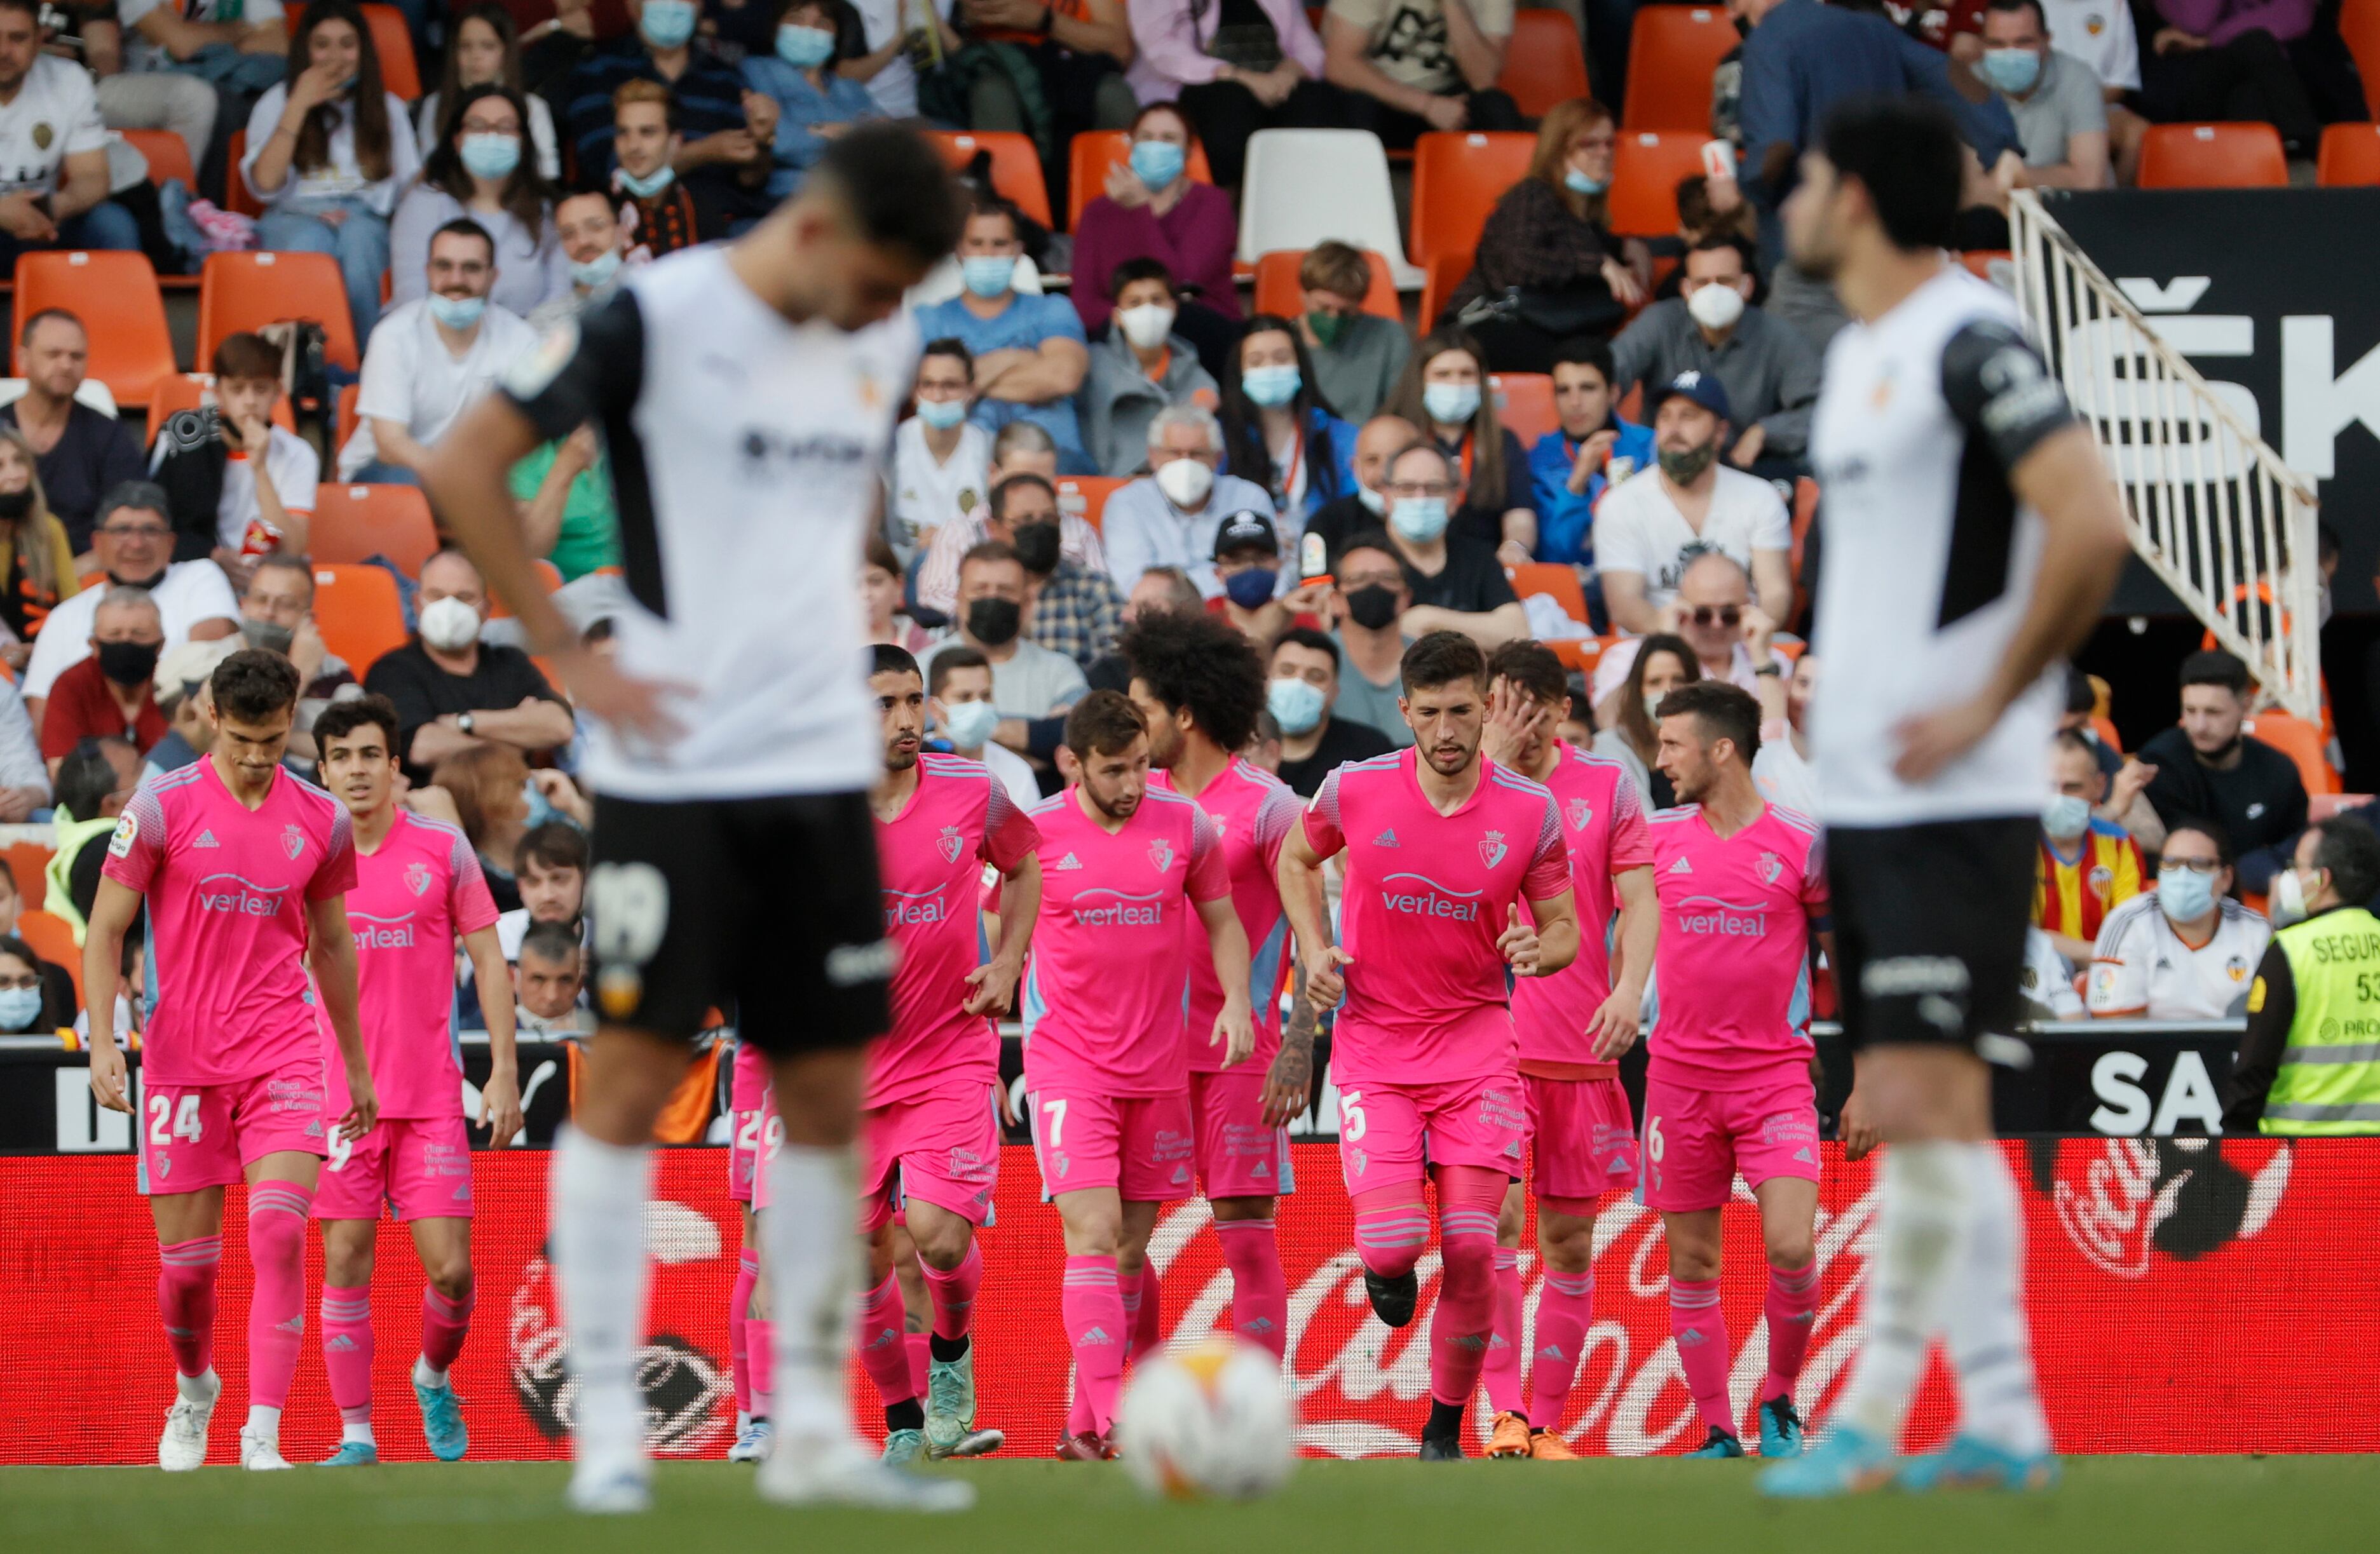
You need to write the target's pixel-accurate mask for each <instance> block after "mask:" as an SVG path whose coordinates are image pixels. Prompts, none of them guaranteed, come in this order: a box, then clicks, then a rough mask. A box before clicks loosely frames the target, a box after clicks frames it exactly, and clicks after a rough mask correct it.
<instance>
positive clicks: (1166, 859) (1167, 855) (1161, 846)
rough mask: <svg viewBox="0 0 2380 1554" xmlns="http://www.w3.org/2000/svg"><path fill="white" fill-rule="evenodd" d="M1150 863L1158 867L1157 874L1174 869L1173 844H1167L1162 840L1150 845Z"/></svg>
mask: <svg viewBox="0 0 2380 1554" xmlns="http://www.w3.org/2000/svg"><path fill="white" fill-rule="evenodd" d="M1148 861H1149V862H1151V863H1153V864H1155V865H1156V866H1157V872H1158V873H1160V874H1162V873H1164V872H1165V871H1166V870H1167V869H1169V868H1172V867H1173V844H1172V843H1171V842H1167V841H1165V840H1164V839H1162V838H1160V839H1159V840H1157V841H1155V842H1152V843H1150V844H1148Z"/></svg>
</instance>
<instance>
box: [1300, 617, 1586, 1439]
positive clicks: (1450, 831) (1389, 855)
mask: <svg viewBox="0 0 2380 1554" xmlns="http://www.w3.org/2000/svg"><path fill="white" fill-rule="evenodd" d="M1400 667H1401V673H1402V677H1403V688H1404V695H1403V698H1401V699H1400V700H1399V702H1398V706H1399V708H1400V710H1402V711H1403V713H1404V719H1405V723H1406V725H1407V726H1408V727H1410V728H1411V729H1412V730H1413V734H1414V747H1413V748H1412V749H1410V750H1406V751H1403V752H1401V753H1399V754H1396V755H1390V756H1380V757H1378V758H1376V759H1371V760H1363V761H1350V762H1349V763H1347V764H1346V765H1344V766H1342V767H1340V768H1339V769H1338V770H1336V771H1332V772H1331V773H1330V775H1329V776H1328V777H1325V778H1324V779H1323V780H1322V785H1321V787H1320V788H1318V790H1316V792H1315V795H1314V801H1313V802H1312V803H1311V804H1310V805H1308V806H1307V807H1306V811H1305V821H1304V823H1303V824H1302V825H1300V826H1298V827H1296V828H1295V829H1294V830H1293V831H1292V832H1290V834H1289V838H1288V840H1287V842H1286V843H1285V844H1283V845H1282V847H1281V903H1282V904H1283V906H1284V907H1285V908H1286V909H1287V911H1288V914H1289V921H1290V926H1291V928H1292V929H1293V930H1294V931H1295V933H1296V935H1297V953H1298V958H1299V962H1300V964H1301V965H1303V966H1304V968H1305V996H1306V999H1307V1001H1308V1002H1311V1003H1312V1004H1313V1006H1314V1007H1315V1009H1316V1010H1317V1011H1318V1012H1323V1011H1328V1010H1330V1009H1331V1008H1333V1007H1336V1006H1337V1005H1338V1004H1339V1002H1340V999H1341V996H1342V994H1343V995H1344V996H1345V999H1346V1004H1345V1007H1344V1008H1342V1009H1340V1011H1339V1023H1338V1027H1337V1030H1336V1032H1335V1033H1334V1036H1333V1038H1332V1040H1333V1045H1332V1049H1331V1058H1330V1067H1331V1077H1332V1079H1333V1080H1334V1081H1335V1082H1336V1083H1337V1085H1338V1087H1339V1158H1340V1161H1341V1163H1342V1166H1343V1167H1344V1169H1345V1171H1346V1176H1347V1196H1348V1197H1349V1198H1350V1199H1352V1200H1353V1202H1354V1211H1355V1250H1356V1253H1357V1255H1358V1256H1360V1257H1362V1258H1363V1260H1364V1288H1365V1290H1366V1293H1368V1294H1369V1295H1370V1296H1371V1300H1372V1310H1373V1312H1374V1313H1375V1314H1376V1315H1378V1317H1379V1318H1380V1320H1381V1321H1382V1322H1385V1323H1386V1324H1388V1325H1389V1326H1390V1327H1392V1328H1402V1327H1403V1326H1404V1325H1405V1324H1406V1323H1408V1322H1410V1321H1412V1320H1413V1313H1414V1304H1415V1300H1416V1298H1417V1297H1418V1294H1419V1281H1417V1280H1416V1279H1415V1275H1414V1264H1415V1262H1416V1261H1418V1260H1419V1258H1420V1257H1421V1254H1422V1252H1423V1251H1424V1250H1425V1249H1426V1248H1427V1245H1428V1244H1429V1215H1428V1212H1427V1209H1425V1208H1424V1207H1423V1204H1422V1182H1423V1178H1424V1176H1425V1175H1427V1176H1428V1177H1429V1178H1430V1179H1431V1180H1433V1181H1435V1182H1436V1184H1437V1185H1438V1207H1439V1250H1440V1253H1441V1255H1442V1256H1443V1257H1444V1260H1445V1274H1444V1287H1443V1288H1442V1290H1441V1291H1440V1293H1439V1302H1438V1314H1437V1316H1436V1317H1434V1318H1433V1319H1432V1320H1431V1323H1430V1359H1429V1393H1430V1408H1429V1419H1428V1422H1427V1424H1426V1425H1425V1426H1424V1427H1423V1429H1422V1437H1421V1457H1422V1460H1423V1461H1425V1462H1446V1461H1453V1460H1457V1459H1460V1458H1461V1457H1462V1455H1463V1439H1462V1430H1463V1409H1464V1407H1465V1405H1466V1404H1468V1403H1469V1402H1470V1401H1471V1394H1472V1392H1473V1391H1474V1390H1475V1389H1476V1388H1477V1386H1478V1384H1479V1369H1480V1365H1481V1363H1482V1361H1483V1360H1484V1359H1485V1358H1486V1356H1487V1353H1488V1343H1489V1342H1491V1341H1492V1340H1493V1338H1494V1336H1495V1329H1496V1216H1497V1210H1498V1208H1500V1206H1501V1204H1502V1203H1503V1201H1504V1189H1505V1186H1506V1184H1507V1183H1508V1182H1509V1181H1510V1180H1511V1176H1512V1172H1515V1171H1517V1170H1519V1168H1520V1163H1521V1136H1522V1134H1523V1131H1524V1128H1525V1126H1526V1121H1527V1119H1526V1114H1525V1112H1524V1101H1523V1099H1522V1091H1521V1076H1520V1072H1519V1070H1518V1068H1517V1067H1516V1062H1517V1056H1516V1053H1515V1051H1514V1048H1513V1037H1512V1013H1511V1010H1510V1009H1509V1007H1508V997H1509V994H1508V981H1507V978H1508V976H1517V977H1549V976H1551V975H1553V974H1554V973H1555V972H1558V971H1560V970H1561V969H1562V968H1563V967H1564V966H1566V965H1570V964H1571V961H1572V959H1573V957H1574V956H1576V954H1577V953H1578V913H1577V909H1576V907H1575V905H1574V904H1573V899H1572V898H1573V892H1572V889H1571V870H1570V853H1569V850H1568V849H1567V848H1566V847H1565V846H1564V844H1563V842H1562V830H1561V820H1560V816H1559V815H1558V814H1557V813H1556V810H1555V807H1554V799H1553V795H1551V794H1550V793H1548V792H1547V791H1546V789H1545V788H1544V787H1542V786H1540V785H1539V784H1538V783H1533V782H1531V781H1530V780H1529V779H1527V778H1526V777H1523V776H1521V775H1519V774H1518V773H1515V772H1512V771H1506V770H1504V769H1503V768H1502V767H1500V766H1498V765H1497V764H1496V763H1495V762H1493V761H1489V760H1483V759H1480V755H1479V743H1480V736H1481V725H1482V723H1483V722H1484V721H1485V718H1486V713H1487V704H1488V664H1487V661H1486V659H1485V658H1483V657H1482V656H1481V654H1480V651H1479V649H1478V646H1477V645H1476V644H1475V643H1474V642H1473V641H1472V640H1471V638H1469V637H1464V636H1462V635H1460V634H1458V633H1455V632H1451V631H1434V632H1431V633H1429V634H1428V635H1427V636H1426V637H1421V638H1420V639H1419V640H1417V641H1415V643H1414V644H1413V645H1412V646H1411V647H1409V648H1407V649H1406V650H1405V654H1404V661H1403V664H1402V665H1401V666H1400ZM1342 851H1343V852H1345V854H1346V855H1347V862H1346V870H1347V883H1346V889H1345V892H1344V893H1343V894H1342V897H1341V904H1340V924H1341V928H1342V931H1343V933H1344V936H1345V941H1346V943H1345V948H1344V949H1340V948H1337V947H1334V946H1333V945H1332V944H1331V942H1330V930H1329V919H1328V917H1326V916H1325V912H1324V905H1323V892H1322V865H1323V861H1324V860H1325V859H1327V858H1330V856H1333V855H1335V854H1338V853H1340V852H1342ZM1524 903H1525V904H1527V906H1528V909H1529V920H1528V921H1524V920H1523V919H1522V917H1521V907H1522V905H1523V904H1524ZM1342 966H1343V967H1345V968H1346V969H1345V971H1344V974H1343V975H1342V971H1341V969H1340V968H1341V967H1342Z"/></svg>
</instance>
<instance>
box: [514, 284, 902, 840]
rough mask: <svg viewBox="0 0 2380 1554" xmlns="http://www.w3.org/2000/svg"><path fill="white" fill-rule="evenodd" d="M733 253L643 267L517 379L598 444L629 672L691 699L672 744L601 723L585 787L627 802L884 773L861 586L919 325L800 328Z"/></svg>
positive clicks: (546, 408) (852, 785) (517, 395)
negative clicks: (605, 462) (610, 507)
mask: <svg viewBox="0 0 2380 1554" xmlns="http://www.w3.org/2000/svg"><path fill="white" fill-rule="evenodd" d="M728 253H729V250H728V249H724V248H701V249H688V250H686V252H684V253H679V254H673V255H671V256H670V257H669V258H667V259H663V260H662V261H658V262H656V263H653V264H650V265H647V266H645V267H644V268H642V269H639V270H637V271H635V272H634V273H631V274H630V275H629V277H628V278H627V280H626V281H625V282H624V283H622V284H621V285H620V287H619V289H618V290H616V291H615V292H613V294H612V296H611V297H609V298H608V299H606V300H605V301H603V302H601V303H600V304H598V305H597V306H595V307H593V308H590V309H589V310H587V311H586V312H585V313H583V314H581V315H580V316H579V318H578V320H577V322H576V323H575V324H566V325H564V326H563V327H561V328H559V329H557V330H556V331H555V332H554V333H553V334H549V335H548V336H546V337H545V339H544V340H542V341H540V343H539V345H538V346H537V348H536V349H535V350H533V351H531V352H530V353H529V354H528V356H527V357H525V358H522V359H521V360H520V361H519V362H518V363H516V365H515V367H514V368H513V370H511V371H510V372H509V373H508V374H507V375H506V377H505V380H504V393H505V394H506V395H508V396H509V397H510V398H511V400H512V401H513V403H514V404H515V405H516V406H517V407H519V408H520V410H521V411H522V413H523V414H525V415H526V416H528V419H529V420H530V421H531V422H533V423H534V424H535V425H536V427H537V430H538V432H539V434H540V436H543V437H547V438H558V437H564V436H567V435H568V434H569V433H570V432H571V431H573V430H575V429H576V428H577V427H579V426H581V425H583V424H585V423H586V422H588V421H590V420H591V421H594V422H595V423H597V425H598V426H599V427H600V429H601V431H602V434H603V440H604V444H605V446H606V447H607V448H608V449H609V450H610V452H611V455H612V468H613V480H614V483H615V485H616V488H617V491H618V496H619V509H620V549H621V557H622V563H623V570H624V571H625V575H626V576H625V580H626V583H627V589H628V594H629V597H630V602H629V603H628V604H626V605H625V607H624V608H623V609H622V610H621V611H620V613H619V614H618V615H617V617H616V621H617V632H618V640H619V645H620V656H619V666H620V668H621V670H622V671H623V672H624V673H625V674H632V675H635V676H637V678H639V679H646V680H653V681H661V682H667V683H672V684H674V685H680V686H686V687H688V688H689V690H688V694H685V695H679V696H673V697H671V698H668V699H667V703H666V704H667V706H668V710H669V711H670V714H671V716H672V717H674V719H675V720H676V721H677V722H678V723H679V724H680V725H681V727H682V728H683V731H684V732H683V733H681V734H680V735H678V736H677V737H676V738H674V739H673V740H671V741H670V742H668V743H667V744H665V745H662V744H654V743H652V742H650V741H646V740H642V739H635V738H623V737H622V736H621V735H619V734H618V733H617V731H615V730H613V729H612V728H610V727H609V726H607V725H604V724H601V723H598V724H597V725H595V729H594V732H593V734H592V735H591V736H590V738H589V751H588V759H587V764H586V768H585V773H586V776H587V778H588V780H589V783H591V784H592V785H593V786H594V788H595V789H596V791H597V792H599V793H605V794H611V795H615V796H618V797H622V798H633V799H649V800H657V801H665V800H672V799H705V798H751V797H760V796H766V795H778V794H800V793H845V792H851V791H855V790H856V789H860V788H865V787H867V786H868V784H869V783H873V782H874V781H875V780H876V777H877V774H878V771H879V770H880V762H881V748H880V746H881V741H880V738H879V736H878V732H877V730H878V717H877V711H876V706H875V703H874V702H873V701H872V700H871V699H870V698H868V685H867V677H866V674H865V666H864V663H863V662H862V655H863V653H864V652H865V644H864V640H863V639H864V637H866V632H865V630H864V622H863V621H862V619H861V615H860V606H859V590H858V589H857V588H856V587H855V586H854V584H853V581H852V579H853V578H855V577H857V576H858V570H859V557H860V544H861V540H862V537H863V534H864V531H865V530H866V528H867V527H868V519H869V517H870V516H871V515H872V514H873V513H874V512H875V511H876V505H877V503H878V501H879V499H880V490H881V487H882V484H883V480H884V470H885V465H886V462H887V459H888V457H889V455H890V449H891V446H892V418H893V415H894V413H895V412H896V411H897V410H898V409H899V407H900V405H901V401H902V399H903V397H904V396H905V395H906V394H907V392H908V385H909V382H910V379H911V377H912V376H913V375H914V373H915V372H916V370H917V327H916V326H915V325H914V324H913V323H911V322H909V318H908V315H906V314H905V313H904V314H896V315H895V316H894V317H892V318H891V319H888V320H886V321H885V322H881V323H878V324H873V325H870V326H869V327H868V328H866V329H862V330H859V331H857V332H856V333H846V332H845V331H843V330H839V329H836V328H834V327H833V326H832V325H831V324H828V323H824V322H813V323H807V324H795V323H792V322H788V321H787V320H786V319H785V318H784V317H783V315H782V314H780V313H778V312H777V311H776V310H774V309H772V308H771V307H769V306H768V305H767V304H766V303H764V302H762V301H761V300H760V299H759V297H756V296H754V295H753V294H752V292H751V291H750V290H749V289H748V288H747V287H746V285H744V283H743V281H742V280H740V279H738V278H737V276H736V274H735V271H734V270H733V269H732V268H731V267H730V266H729V264H728Z"/></svg>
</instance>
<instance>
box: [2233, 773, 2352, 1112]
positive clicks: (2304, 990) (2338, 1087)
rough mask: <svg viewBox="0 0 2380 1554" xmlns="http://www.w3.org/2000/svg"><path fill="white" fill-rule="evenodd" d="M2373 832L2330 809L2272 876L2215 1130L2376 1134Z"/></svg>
mask: <svg viewBox="0 0 2380 1554" xmlns="http://www.w3.org/2000/svg"><path fill="white" fill-rule="evenodd" d="M2374 894H2380V835H2375V834H2374V832H2373V830H2372V828H2371V827H2370V826H2368V825H2366V824H2365V823H2364V822H2363V821H2362V820H2361V819H2353V818H2350V817H2349V816H2344V815H2339V816H2334V817H2332V818H2331V819H2326V820H2324V821H2322V822H2320V823H2319V824H2317V825H2314V826H2313V827H2311V828H2309V829H2308V830H2307V831H2306V832H2305V834H2304V835H2302V836H2301V837H2299V838H2298V845H2297V854H2296V856H2295V858H2294V859H2293V860H2292V862H2291V864H2290V867H2289V868H2288V869H2286V870H2284V871H2283V872H2281V873H2279V874H2277V875H2275V876H2274V877H2273V892H2272V906H2273V924H2274V926H2275V928H2277V929H2278V930H2279V931H2278V932H2277V933H2275V934H2274V935H2273V942H2272V947H2271V948H2270V949H2268V950H2266V951H2265V959H2264V964H2263V965H2259V966H2258V967H2257V968H2256V980H2255V982H2254V983H2253V985H2252V986H2251V987H2250V988H2249V989H2248V1029H2247V1032H2246V1034H2244V1035H2243V1036H2242V1037H2241V1038H2240V1056H2239V1059H2238V1061H2237V1062H2234V1063H2233V1064H2232V1065H2231V1078H2230V1081H2229V1083H2228V1085H2227V1087H2225V1092H2224V1107H2223V1131H2224V1132H2225V1133H2228V1134H2246V1133H2254V1132H2257V1131H2259V1130H2261V1131H2263V1132H2265V1133H2268V1134H2289V1135H2336V1134H2374V1135H2380V918H2375V917H2373V915H2372V913H2371V911H2370V910H2369V909H2368V908H2367V907H2366V906H2365V905H2364V903H2365V902H2368V901H2370V900H2372V898H2373V897H2374Z"/></svg>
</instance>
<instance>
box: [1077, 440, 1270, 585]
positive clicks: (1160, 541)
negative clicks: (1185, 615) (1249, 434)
mask: <svg viewBox="0 0 2380 1554" xmlns="http://www.w3.org/2000/svg"><path fill="white" fill-rule="evenodd" d="M1222 461H1223V423H1222V422H1220V421H1219V420H1217V419H1215V414H1214V412H1213V411H1211V410H1209V409H1208V408H1206V407H1204V406H1200V405H1169V406H1167V407H1165V408H1164V409H1162V410H1160V411H1159V412H1157V414H1156V415H1155V416H1154V417H1152V418H1151V419H1150V420H1149V423H1148V469H1149V472H1148V473H1147V475H1144V476H1142V477H1141V478H1140V479H1139V480H1133V481H1130V482H1128V483H1126V484H1125V485H1123V486H1121V487H1119V488H1118V489H1117V491H1116V492H1115V494H1114V495H1112V496H1111V497H1109V498H1108V504H1107V507H1106V508H1105V510H1104V511H1102V512H1101V514H1100V516H1099V538H1100V539H1101V540H1103V541H1104V542H1105V543H1106V545H1107V552H1108V576H1109V577H1112V578H1114V579H1115V585H1116V587H1117V588H1118V589H1125V590H1129V589H1131V588H1132V587H1133V585H1135V583H1137V582H1139V581H1140V575H1141V574H1142V573H1144V572H1146V571H1147V570H1148V569H1149V568H1150V567H1152V566H1178V567H1180V568H1182V570H1184V572H1186V573H1188V574H1189V575H1190V580H1191V581H1192V582H1193V583H1196V584H1197V585H1198V595H1199V597H1200V598H1202V599H1216V598H1220V596H1221V594H1222V592H1223V581H1222V579H1221V578H1220V577H1217V576H1215V535H1216V533H1217V531H1218V530H1220V528H1222V527H1223V520H1224V519H1225V518H1226V517H1229V516H1231V515H1232V514H1233V513H1239V512H1256V513H1262V514H1265V515H1266V516H1268V517H1269V516H1271V515H1272V510H1273V507H1272V496H1271V493H1270V492H1267V491H1266V490H1265V489H1264V487H1262V486H1260V485H1257V483H1256V482H1255V481H1253V480H1241V479H1240V478H1239V477H1238V476H1236V475H1220V474H1218V473H1216V470H1217V468H1218V467H1220V465H1221V464H1222ZM1289 538H1290V540H1291V541H1292V543H1294V542H1295V539H1296V536H1294V535H1292V536H1290V537H1289ZM1283 565H1286V558H1284V563H1283ZM1289 582H1290V579H1287V578H1282V579H1280V580H1278V581H1277V584H1276V587H1277V589H1278V590H1279V591H1280V592H1282V593H1286V592H1288V591H1289Z"/></svg>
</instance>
